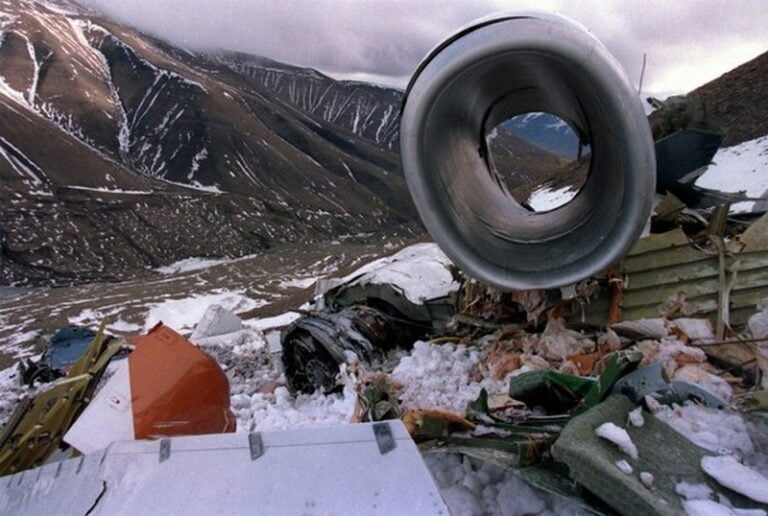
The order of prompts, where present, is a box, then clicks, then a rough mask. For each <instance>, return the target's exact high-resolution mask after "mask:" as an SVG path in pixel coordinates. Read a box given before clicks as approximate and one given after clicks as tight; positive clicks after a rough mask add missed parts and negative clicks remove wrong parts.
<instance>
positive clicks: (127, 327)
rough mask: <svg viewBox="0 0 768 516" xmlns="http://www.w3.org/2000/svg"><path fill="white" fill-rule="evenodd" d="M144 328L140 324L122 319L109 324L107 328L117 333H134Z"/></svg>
mask: <svg viewBox="0 0 768 516" xmlns="http://www.w3.org/2000/svg"><path fill="white" fill-rule="evenodd" d="M142 329H143V328H142V326H141V325H140V324H134V323H129V322H125V321H123V320H122V319H118V320H117V321H115V322H113V323H110V324H108V325H107V330H108V331H109V332H111V333H115V334H117V335H134V334H138V333H139V332H141V330H142Z"/></svg>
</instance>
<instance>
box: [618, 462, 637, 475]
mask: <svg viewBox="0 0 768 516" xmlns="http://www.w3.org/2000/svg"><path fill="white" fill-rule="evenodd" d="M616 467H617V468H619V469H620V470H621V472H622V473H626V474H627V475H631V474H632V471H634V470H633V469H632V466H631V465H630V464H629V462H627V461H625V460H619V461H616Z"/></svg>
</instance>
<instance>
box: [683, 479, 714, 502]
mask: <svg viewBox="0 0 768 516" xmlns="http://www.w3.org/2000/svg"><path fill="white" fill-rule="evenodd" d="M675 492H676V493H677V494H679V495H680V496H682V497H683V498H685V499H686V500H709V499H710V498H711V497H712V489H711V488H710V487H709V486H708V485H707V484H691V483H689V482H680V483H678V484H677V485H675Z"/></svg>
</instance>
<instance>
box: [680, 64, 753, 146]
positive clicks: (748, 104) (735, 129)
mask: <svg viewBox="0 0 768 516" xmlns="http://www.w3.org/2000/svg"><path fill="white" fill-rule="evenodd" d="M766 91H768V52H766V53H764V54H761V55H759V56H758V57H756V58H754V59H752V60H751V61H747V62H746V63H744V64H743V65H741V66H738V67H737V68H734V69H733V70H731V71H730V72H728V73H726V74H723V75H722V76H720V77H718V78H717V79H715V80H713V81H711V82H708V83H707V84H705V85H704V86H701V87H699V88H697V89H695V90H693V91H692V92H691V93H690V94H689V95H690V96H692V97H698V98H700V99H701V100H703V101H704V105H705V106H706V108H707V110H708V111H709V113H710V114H711V115H712V117H713V118H714V120H715V121H716V122H717V123H718V124H719V125H720V126H721V127H722V128H723V131H724V132H725V141H724V142H723V145H724V146H725V147H730V146H732V145H737V144H739V143H742V142H745V141H749V140H754V139H755V138H758V137H760V136H763V135H766V134H768V116H766V113H768V95H766V94H765V92H766Z"/></svg>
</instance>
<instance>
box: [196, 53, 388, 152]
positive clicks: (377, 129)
mask: <svg viewBox="0 0 768 516" xmlns="http://www.w3.org/2000/svg"><path fill="white" fill-rule="evenodd" d="M208 58H209V59H210V60H211V62H212V63H213V64H218V65H222V66H224V67H226V68H228V69H229V70H231V71H233V72H235V73H237V74H239V75H240V76H242V77H245V78H247V79H249V84H248V87H249V88H257V89H259V90H260V91H262V92H263V93H267V94H269V95H270V96H271V97H275V98H279V99H281V100H283V101H285V102H286V103H289V104H291V105H294V106H296V107H298V108H299V109H301V110H302V111H304V112H306V113H307V114H309V115H311V116H312V117H313V118H315V119H317V120H319V121H322V122H325V123H328V124H332V125H334V126H336V127H340V128H344V129H346V130H347V131H349V132H351V133H352V134H355V135H357V136H360V137H361V138H365V139H367V140H369V141H370V142H373V143H375V144H376V145H378V146H381V147H383V148H386V149H397V148H398V145H399V138H400V105H401V103H402V97H403V93H402V92H401V91H400V90H396V89H392V88H384V87H379V86H375V85H372V84H365V83H360V82H354V81H336V80H334V79H331V78H330V77H328V76H326V75H324V74H322V73H320V72H318V71H317V70H313V69H311V68H299V67H296V66H290V65H287V64H284V63H278V62H277V61H272V60H270V59H266V58H263V57H259V56H253V55H248V54H242V53H238V52H223V51H222V52H217V53H212V54H210V55H208Z"/></svg>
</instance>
